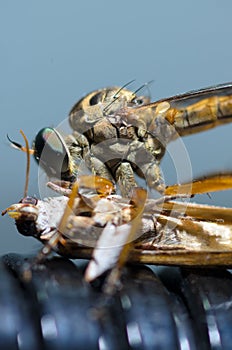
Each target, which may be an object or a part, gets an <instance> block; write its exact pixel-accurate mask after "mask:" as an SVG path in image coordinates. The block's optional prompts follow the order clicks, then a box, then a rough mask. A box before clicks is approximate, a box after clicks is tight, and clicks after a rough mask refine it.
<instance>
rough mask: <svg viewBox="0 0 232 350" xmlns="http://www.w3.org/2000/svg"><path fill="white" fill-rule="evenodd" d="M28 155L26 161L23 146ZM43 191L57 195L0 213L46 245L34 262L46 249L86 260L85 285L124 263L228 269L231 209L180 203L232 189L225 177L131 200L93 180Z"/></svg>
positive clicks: (137, 193)
mask: <svg viewBox="0 0 232 350" xmlns="http://www.w3.org/2000/svg"><path fill="white" fill-rule="evenodd" d="M26 149H27V155H28V159H29V158H30V156H29V146H28V142H26ZM28 168H29V166H27V169H28ZM27 178H28V176H27ZM27 182H28V181H26V183H27ZM48 185H49V186H50V187H51V188H52V189H53V190H55V191H57V192H59V193H60V194H61V196H59V197H52V198H47V199H43V200H39V199H36V198H33V197H28V196H27V193H26V192H27V191H26V190H25V195H24V198H23V199H22V200H21V201H20V202H19V203H17V204H13V205H11V206H10V207H9V208H7V209H6V210H4V211H3V212H2V214H3V215H4V214H6V213H8V214H9V215H10V216H11V217H12V218H13V219H15V222H16V226H17V228H18V230H19V232H20V233H21V234H23V235H26V236H33V237H35V238H36V239H38V240H40V241H41V242H42V243H43V244H44V247H43V249H42V250H41V252H40V253H39V255H38V257H37V261H38V262H39V261H40V260H41V259H43V258H45V257H46V256H47V254H49V253H50V252H51V250H54V251H56V252H57V253H59V254H61V255H65V256H67V257H70V258H87V259H90V263H89V265H88V268H87V270H86V274H85V279H86V280H87V281H92V280H94V279H95V278H97V277H98V276H100V275H101V274H102V273H103V272H105V271H106V270H108V269H111V268H112V269H113V270H112V271H114V272H115V271H116V272H118V271H120V270H121V268H122V266H123V265H124V264H125V262H126V261H130V262H136V263H146V264H157V265H159V264H161V265H178V266H227V267H229V266H232V208H224V207H216V206H209V205H201V204H194V203H191V202H189V201H187V202H183V201H182V200H180V199H183V198H185V199H186V198H187V199H188V198H189V197H190V196H192V195H195V194H199V193H208V192H212V191H221V190H226V189H231V188H232V173H230V172H228V173H224V174H214V175H211V176H207V177H204V178H199V179H197V180H195V181H193V182H189V183H185V184H181V185H180V184H177V185H173V186H167V187H165V190H164V195H162V196H161V197H160V198H159V199H152V198H148V197H147V192H146V190H144V189H142V188H139V187H137V188H136V187H135V188H134V189H133V191H132V193H131V196H130V197H123V196H121V195H115V194H113V191H114V184H113V183H112V182H111V181H110V180H108V179H105V178H102V177H99V176H95V175H86V176H81V177H79V178H77V180H76V181H75V182H74V183H73V184H72V186H71V188H70V186H67V185H70V184H69V183H68V184H67V182H64V181H61V182H52V183H49V184H48ZM25 188H26V187H25ZM111 276H112V274H111ZM116 276H118V274H116ZM116 280H117V278H115V274H114V283H115V281H116Z"/></svg>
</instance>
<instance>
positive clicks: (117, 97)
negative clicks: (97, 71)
mask: <svg viewBox="0 0 232 350" xmlns="http://www.w3.org/2000/svg"><path fill="white" fill-rule="evenodd" d="M134 81H135V79H133V80H130V81H129V82H128V83H126V84H124V85H123V86H121V87H120V88H119V89H118V90H117V91H116V92H115V94H114V96H113V100H112V101H111V102H110V103H109V104H108V105H107V106H106V107H105V108H104V109H103V111H104V112H106V111H107V109H108V108H109V107H110V106H111V105H112V104H113V103H114V102H116V101H117V100H118V99H119V97H120V92H121V91H122V90H123V89H125V88H126V87H127V86H129V85H130V84H132V83H133V82H134Z"/></svg>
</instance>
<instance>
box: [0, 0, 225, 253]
mask: <svg viewBox="0 0 232 350" xmlns="http://www.w3.org/2000/svg"><path fill="white" fill-rule="evenodd" d="M231 13H232V2H231V1H229V0H224V1H221V2H220V1H217V0H205V1H200V0H196V1H194V2H186V1H184V0H177V1H167V0H162V1H161V0H159V1H148V0H147V1H143V2H140V1H122V0H118V1H117V2H115V1H106V0H105V1H103V0H99V1H96V2H88V1H87V2H86V1H75V0H69V1H67V2H64V1H60V0H50V1H45V0H41V1H39V2H31V1H29V0H27V1H26V0H21V1H16V0H15V1H13V0H10V1H4V2H1V5H0V70H1V75H0V76H1V82H0V115H1V128H0V148H1V151H0V157H1V184H0V208H1V210H2V209H4V208H6V207H7V206H9V205H10V204H12V203H16V202H17V201H18V200H19V199H20V198H21V197H22V194H23V186H24V179H25V155H24V154H23V153H21V152H19V151H16V150H14V149H12V148H11V147H10V146H9V142H8V141H7V139H6V135H7V134H9V135H10V137H11V138H12V139H14V140H16V141H19V142H21V141H22V138H21V136H20V134H19V130H20V129H23V131H24V132H25V133H26V135H27V136H28V138H29V140H30V142H32V140H33V138H34V136H35V134H36V133H37V132H38V130H40V129H41V128H42V127H44V126H56V125H57V124H59V123H60V122H61V121H62V120H63V119H64V118H65V117H66V116H67V114H68V112H69V110H70V108H71V107H72V105H73V104H74V103H75V101H76V100H77V99H79V98H81V97H82V96H83V95H84V94H86V93H88V92H90V91H92V90H94V89H98V88H100V87H105V86H111V85H119V86H121V85H123V84H124V83H126V82H128V81H130V80H131V79H136V82H135V87H138V86H140V85H141V84H143V83H144V82H148V81H150V80H154V82H153V84H152V85H151V86H150V91H151V95H152V99H153V100H156V99H159V98H161V97H167V96H170V95H174V94H177V93H181V92H186V91H188V90H192V89H198V88H202V87H207V86H210V85H214V84H217V83H223V82H228V81H232V45H231V38H232V27H231ZM231 132H232V127H231V125H227V126H225V127H220V128H217V129H215V130H212V131H208V132H206V133H201V134H199V135H194V136H191V137H186V138H184V142H185V145H186V148H187V151H188V153H189V157H190V159H191V164H192V169H193V175H194V176H197V175H202V174H207V173H210V172H212V171H214V170H215V171H216V170H220V171H222V170H227V169H232V159H231V153H230V150H231V145H232V140H231ZM170 147H174V148H173V149H174V150H175V145H174V146H172V145H171V146H170ZM177 148H178V147H177ZM172 152H173V151H172ZM176 157H177V158H178V150H177V154H176V155H175V156H174V158H175V159H177V158H176ZM171 158H173V156H172V157H171ZM169 163H171V162H170V156H168V155H167V157H166V158H165V160H164V161H163V171H164V173H165V178H166V180H167V182H168V183H172V182H174V181H175V176H174V177H173V174H172V173H173V164H171V165H170V164H169ZM180 167H181V163H180V164H179V165H178V172H179V171H180V170H181V169H180ZM169 169H170V170H169ZM183 173H185V169H184V166H183ZM29 193H30V194H31V195H36V196H38V195H39V193H38V168H37V165H36V164H35V162H34V161H33V162H32V168H31V176H30V189H29ZM201 201H202V202H205V203H211V204H219V205H232V203H231V202H232V201H231V193H230V192H228V193H221V194H212V196H211V199H210V198H208V196H207V195H204V196H202V199H201ZM0 225H1V230H0V234H1V237H0V254H3V253H7V252H19V253H20V252H23V253H28V252H33V251H35V250H36V249H37V248H38V244H37V243H36V241H35V240H34V239H33V238H27V237H22V236H20V235H19V234H18V233H17V231H16V228H15V227H14V223H13V221H12V220H11V219H9V218H8V217H7V216H6V217H3V218H1V220H0Z"/></svg>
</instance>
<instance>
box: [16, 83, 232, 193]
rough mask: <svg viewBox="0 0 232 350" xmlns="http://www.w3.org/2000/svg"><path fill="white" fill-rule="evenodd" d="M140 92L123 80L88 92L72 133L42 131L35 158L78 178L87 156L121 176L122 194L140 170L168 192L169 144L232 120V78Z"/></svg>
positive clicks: (91, 165)
mask: <svg viewBox="0 0 232 350" xmlns="http://www.w3.org/2000/svg"><path fill="white" fill-rule="evenodd" d="M137 92H139V89H138V90H137V91H135V92H132V91H129V90H127V89H126V86H123V87H121V88H118V87H111V88H105V89H101V90H97V91H94V92H92V93H90V94H88V95H87V96H85V97H84V98H82V99H81V100H80V101H78V102H77V103H76V104H75V105H74V107H73V108H72V109H71V111H70V113H69V123H70V125H71V127H72V130H73V132H72V134H71V135H69V136H67V137H65V138H63V137H62V136H61V135H60V133H59V132H58V131H57V130H55V129H53V128H43V129H42V130H41V131H40V132H39V133H38V134H37V136H36V138H35V141H34V144H33V147H32V150H31V152H32V153H34V156H35V159H36V160H37V161H38V162H39V164H40V165H41V166H42V167H43V168H44V170H45V172H46V173H47V174H48V175H49V176H50V177H52V178H58V179H61V180H66V181H71V182H74V181H75V179H76V178H77V176H79V175H78V174H79V165H80V162H81V161H82V160H84V162H85V165H86V166H87V168H88V169H90V170H91V172H92V173H93V174H95V175H98V176H101V177H104V178H106V179H108V180H110V181H112V182H113V183H115V182H116V183H117V184H118V187H119V188H120V190H121V194H122V196H127V195H128V193H130V192H131V191H132V189H133V188H134V187H136V186H137V183H136V180H135V176H134V175H135V174H137V175H138V176H140V177H142V178H145V180H146V183H147V185H148V187H149V188H153V189H156V190H157V191H159V192H160V193H165V184H164V180H163V177H162V174H161V171H160V161H161V160H162V158H163V156H164V154H165V150H166V146H167V144H168V143H169V142H170V141H172V140H174V139H176V138H178V137H182V136H185V135H189V134H193V133H197V132H200V131H205V130H207V129H209V128H214V127H216V126H218V125H222V124H225V123H229V122H231V119H232V83H228V84H222V85H217V86H214V87H210V88H206V89H202V90H197V91H191V92H189V93H185V94H182V95H177V96H173V97H169V98H166V99H163V100H159V101H157V102H152V103H151V102H150V100H149V99H148V98H147V97H144V96H139V97H138V96H137ZM14 144H15V146H16V147H18V148H20V149H23V147H22V146H21V145H19V144H17V143H14Z"/></svg>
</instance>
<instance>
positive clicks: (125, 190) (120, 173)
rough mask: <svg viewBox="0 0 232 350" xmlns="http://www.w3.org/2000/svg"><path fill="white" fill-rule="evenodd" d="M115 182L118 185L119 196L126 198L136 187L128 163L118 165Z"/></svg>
mask: <svg viewBox="0 0 232 350" xmlns="http://www.w3.org/2000/svg"><path fill="white" fill-rule="evenodd" d="M115 176H116V181H117V183H118V185H119V188H120V191H121V195H122V196H123V197H128V194H130V193H131V191H132V189H133V188H134V187H137V183H136V181H135V178H134V171H133V169H132V167H131V164H130V163H129V162H123V163H120V165H119V166H118V168H117V170H116V172H115Z"/></svg>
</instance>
